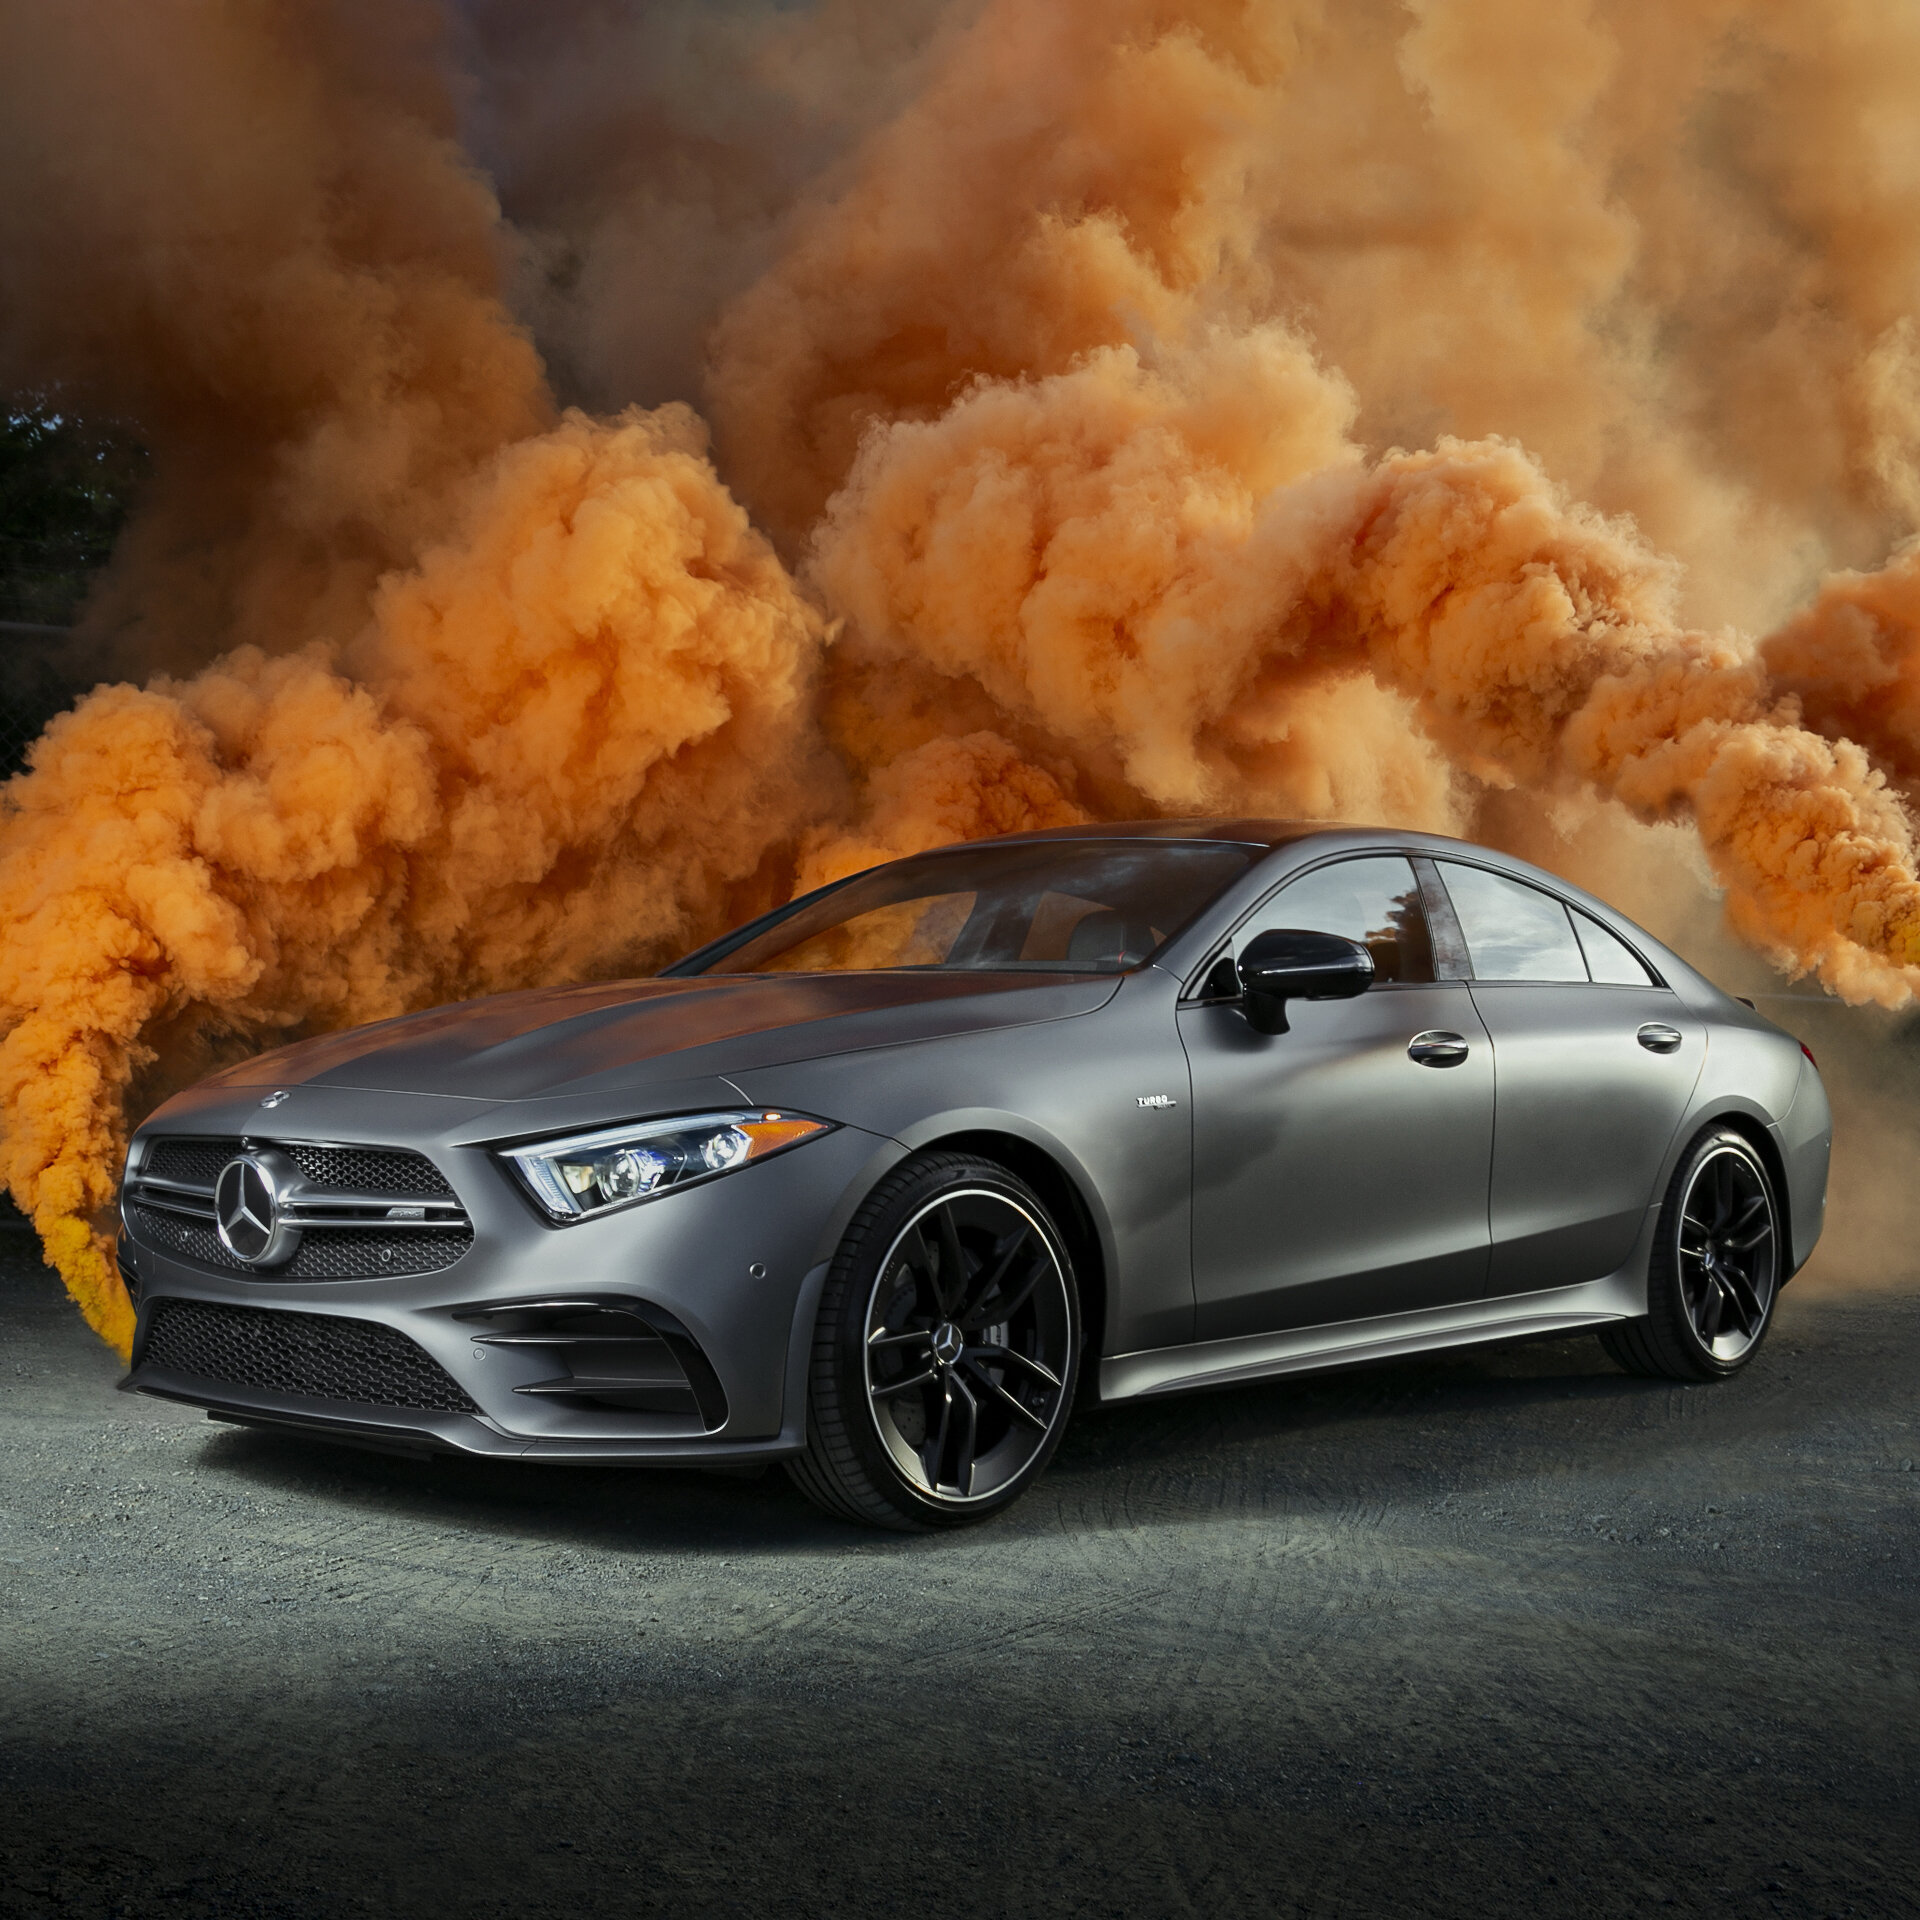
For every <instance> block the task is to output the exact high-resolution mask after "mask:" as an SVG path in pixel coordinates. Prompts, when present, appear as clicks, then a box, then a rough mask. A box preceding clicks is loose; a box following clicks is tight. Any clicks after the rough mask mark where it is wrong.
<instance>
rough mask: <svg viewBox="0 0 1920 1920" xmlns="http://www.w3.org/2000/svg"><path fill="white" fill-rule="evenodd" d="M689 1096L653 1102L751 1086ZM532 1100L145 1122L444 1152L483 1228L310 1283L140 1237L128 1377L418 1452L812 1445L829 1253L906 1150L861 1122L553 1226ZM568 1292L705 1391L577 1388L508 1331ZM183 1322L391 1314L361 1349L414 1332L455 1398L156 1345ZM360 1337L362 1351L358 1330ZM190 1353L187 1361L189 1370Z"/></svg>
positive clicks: (169, 1393)
mask: <svg viewBox="0 0 1920 1920" xmlns="http://www.w3.org/2000/svg"><path fill="white" fill-rule="evenodd" d="M675 1093H677V1095H678V1097H675ZM675 1093H669V1094H668V1095H666V1096H664V1098H665V1099H666V1101H667V1102H668V1104H666V1105H664V1106H663V1105H661V1104H660V1103H661V1100H662V1098H663V1096H662V1095H660V1094H658V1093H655V1094H652V1095H650V1096H649V1097H648V1098H647V1099H646V1101H645V1102H644V1104H636V1109H635V1111H636V1113H640V1112H645V1111H654V1110H659V1111H669V1112H671V1111H697V1110H699V1109H701V1108H702V1107H706V1108H708V1109H709V1110H710V1109H711V1108H712V1107H714V1106H718V1105H736V1104H738V1096H737V1094H734V1093H733V1092H732V1090H731V1089H724V1088H716V1087H714V1086H713V1085H712V1084H711V1083H708V1084H704V1085H698V1086H694V1085H689V1086H687V1087H685V1088H683V1089H678V1090H675ZM716 1096H719V1097H716ZM516 1108H517V1103H512V1104H509V1105H507V1106H505V1107H502V1106H491V1107H487V1108H482V1107H481V1104H480V1103H478V1102H474V1101H467V1100H456V1099H450V1098H449V1099H441V1098H437V1097H432V1096H421V1095H389V1094H382V1093H365V1092H358V1091H353V1090H348V1089H336V1088H314V1087H302V1088H298V1089H296V1090H295V1091H294V1095H293V1097H292V1099H291V1100H290V1101H289V1102H288V1103H287V1104H286V1105H285V1106H284V1107H283V1108H281V1109H280V1110H278V1111H276V1112H274V1113H273V1114H272V1116H271V1118H270V1119H268V1118H267V1117H265V1116H263V1115H262V1114H261V1113H260V1112H259V1111H258V1100H257V1092H256V1090H253V1089H240V1090H234V1091H231V1092H226V1093H225V1094H224V1096H222V1095H215V1096H211V1097H208V1096H201V1097H195V1096H193V1095H189V1096H186V1097H185V1098H184V1099H183V1100H181V1101H176V1102H173V1103H170V1104H169V1106H168V1107H167V1108H165V1109H163V1111H162V1113H161V1114H160V1115H157V1116H156V1117H155V1120H154V1121H153V1122H151V1123H149V1130H148V1131H150V1132H152V1133H173V1134H192V1135H203V1136H205V1135H224V1134H233V1135H236V1136H240V1135H244V1136H247V1137H261V1138H264V1137H268V1136H269V1135H270V1136H271V1137H274V1138H279V1139H286V1140H310V1141H312V1140H324V1141H328V1142H334V1143H347V1144H363V1145H367V1146H382V1147H401V1148H406V1149H410V1150H412V1151H414V1152H417V1153H421V1154H424V1155H425V1156H426V1157H427V1158H428V1159H430V1160H431V1161H433V1163H434V1164H435V1166H437V1167H438V1168H439V1169H440V1171H441V1173H442V1174H443V1175H444V1176H445V1178H446V1179H447V1181H448V1182H449V1184H450V1185H451V1186H452V1187H453V1190H454V1192H455V1193H456V1194H457V1195H458V1196H459V1198H460V1200H461V1201H462V1203H463V1204H464V1206H465V1209H466V1212H467V1215H468V1217H469V1219H470V1220H471V1222H472V1228H473V1242H472V1245H471V1247H470V1249H469V1250H468V1251H467V1252H466V1253H465V1254H464V1255H463V1256H462V1257H460V1258H459V1259H458V1260H456V1261H455V1262H454V1263H453V1264H452V1265H450V1266H448V1267H445V1268H442V1269H441V1270H439V1271H437V1272H433V1273H426V1274H414V1275H408V1276H405V1277H394V1276H386V1275H381V1276H374V1277H367V1278H355V1279H338V1280H302V1281H288V1280H276V1279H274V1278H273V1277H272V1276H271V1275H270V1274H256V1273H252V1272H247V1271H215V1270H213V1269H211V1268H210V1267H208V1266H206V1265H202V1264H199V1263H195V1262H191V1261H188V1260H184V1259H181V1258H179V1257H175V1256H172V1255H169V1254H168V1253H166V1252H164V1251H161V1250H158V1249H156V1248H155V1247H154V1246H152V1245H151V1244H141V1245H140V1246H139V1247H138V1248H137V1250H136V1251H135V1254H134V1258H135V1260H136V1262H137V1272H138V1280H139V1289H140V1292H139V1312H138V1320H137V1324H136V1331H135V1336H134V1348H133V1364H132V1368H131V1370H130V1371H129V1373H128V1374H127V1376H126V1378H125V1380H124V1381H123V1382H122V1383H121V1384H122V1387H123V1389H124V1390H126V1391H129V1392H134V1393H144V1394H152V1395H155V1396H156V1397H159V1398H163V1399H170V1400H176V1401H184V1402H187V1403H188V1404H190V1405H195V1406H201V1407H205V1408H206V1409H207V1410H208V1411H209V1412H210V1413H211V1414H213V1415H215V1416H216V1417H218V1418H221V1419H229V1420H238V1421H242V1422H245V1423H248V1424H258V1425H270V1426H275V1427H285V1428H296V1429H299V1430H301V1431H305V1432H309V1433H312V1434H314V1435H316V1436H318V1437H324V1438H330V1439H335V1440H343V1441H349V1442H354V1443H357V1444H361V1445H367V1446H374V1447H379V1448H385V1449H398V1450H401V1451H406V1452H452V1453H467V1454H477V1455H491V1456H497V1457H510V1458H517V1459H535V1460H572V1461H595V1460H598V1461H634V1462H649V1461H650V1462H655V1463H658V1464H662V1465H670V1464H674V1463H687V1464H692V1463H724V1462H730V1461H733V1462H738V1461H751V1460H756V1459H768V1458H776V1457H779V1456H780V1455H783V1454H789V1453H793V1452H797V1451H798V1450H799V1448H800V1447H801V1446H802V1445H803V1444H804V1441H805V1405H806V1370H807V1359H808V1353H809V1349H810V1345H811V1340H812V1329H813V1319H814V1313H815V1310H816V1308H817V1304H818V1300H819V1294H820V1290H821V1288H822V1286H823V1285H824V1283H825V1277H826V1266H827V1261H828V1260H829V1258H830V1257H831V1252H832V1248H833V1246H834V1244H835V1243H836V1242H837V1239H838V1236H839V1232H840V1230H841V1227H842V1225H843V1223H844V1220H845V1218H846V1217H847V1215H848V1214H849V1213H850V1212H851V1208H852V1205H853V1204H854V1203H855V1200H856V1198H857V1196H858V1194H859V1193H861V1192H864V1191H865V1189H866V1187H867V1186H868V1185H870V1184H871V1180H872V1179H873V1178H875V1177H877V1171H878V1169H879V1168H880V1167H883V1166H885V1165H886V1164H888V1163H890V1162H891V1160H893V1159H894V1158H897V1157H898V1155H899V1154H900V1152H901V1151H902V1149H900V1148H899V1147H898V1146H897V1145H895V1144H894V1143H893V1142H890V1141H887V1140H884V1139H882V1138H881V1137H879V1136H877V1135H874V1134H870V1133H866V1132H863V1131H862V1130H861V1129H859V1128H855V1127H841V1128H838V1129H836V1130H835V1131H834V1132H832V1133H830V1134H826V1135H823V1136H821V1137H820V1138H817V1139H815V1140H811V1141H808V1142H807V1143H806V1144H805V1145H803V1146H799V1147H796V1148H794V1149H793V1150H791V1151H789V1152H787V1153H783V1154H778V1155H775V1156H774V1157H772V1158H770V1159H768V1160H765V1161H762V1162H760V1163H759V1164H757V1165H754V1166H750V1167H746V1168H743V1169H741V1170H740V1171H739V1172H737V1173H733V1174H729V1175H727V1176H725V1177H724V1178H722V1179H719V1180H715V1181H712V1182H709V1183H707V1184H705V1185H701V1186H696V1187H692V1188H689V1189H687V1190H686V1191H684V1192H680V1193H669V1194H665V1195H663V1196H661V1197H660V1198H659V1199H657V1200H653V1201H648V1202H645V1203H643V1204H641V1205H639V1206H635V1207H631V1208H628V1209H626V1210H625V1211H623V1212H618V1213H612V1214H609V1215H607V1216H606V1217H605V1218H603V1219H599V1220H587V1221H582V1222H579V1223H577V1224H575V1225H571V1226H566V1227H553V1226H550V1225H548V1224H546V1223H545V1222H544V1221H543V1220H542V1219H540V1218H539V1217H538V1216H537V1214H536V1213H535V1211H534V1209H533V1207H532V1206H531V1204H530V1203H529V1202H528V1201H527V1200H526V1199H525V1198H524V1197H523V1196H522V1194H521V1192H520V1190H519V1188H518V1186H517V1185H516V1184H515V1183H514V1181H513V1179H512V1176H511V1175H510V1174H508V1173H507V1172H506V1170H505V1169H503V1168H502V1167H501V1166H500V1165H499V1164H498V1163H497V1162H496V1161H495V1160H494V1159H493V1157H492V1155H491V1154H490V1153H489V1152H488V1151H487V1150H486V1148H485V1146H484V1145H483V1144H482V1143H483V1142H484V1141H486V1140H489V1139H495V1138H500V1137H506V1136H511V1135H514V1134H516V1133H519V1132H525V1131H531V1130H533V1128H534V1127H540V1128H542V1129H543V1130H544V1126H545V1123H546V1117H545V1116H544V1115H542V1116H541V1117H540V1118H539V1119H537V1120H534V1121H532V1122H531V1124H528V1125H523V1124H522V1122H523V1120H525V1119H526V1116H525V1114H524V1113H523V1112H521V1111H518V1110H516ZM606 1117H607V1118H609V1119H615V1120H617V1119H620V1118H623V1117H625V1116H624V1115H623V1114H620V1113H617V1112H616V1113H611V1114H608V1115H607V1116H606ZM555 1301H583V1302H592V1303H595V1304H596V1311H606V1312H611V1313H615V1314H624V1315H626V1316H627V1320H628V1323H629V1324H631V1325H633V1326H634V1327H635V1328H636V1329H637V1331H638V1332H640V1333H641V1334H643V1335H648V1336H653V1335H654V1334H656V1333H658V1332H659V1331H660V1330H664V1338H665V1339H666V1340H667V1342H668V1343H669V1344H670V1345H671V1347H672V1350H673V1351H674V1352H675V1353H676V1354H677V1355H678V1356H679V1357H680V1359H681V1360H683V1361H684V1362H685V1371H686V1372H687V1373H689V1374H690V1375H691V1376H692V1378H693V1379H694V1380H695V1382H696V1383H697V1384H698V1386H699V1388H700V1391H699V1392H697V1393H693V1392H688V1393H686V1394H683V1395H681V1396H679V1399H680V1401H682V1402H683V1403H684V1404H680V1405H673V1404H667V1403H670V1402H671V1401H672V1400H673V1396H671V1395H668V1396H665V1402H663V1404H662V1405H659V1406H653V1407H635V1406H632V1405H620V1404H601V1403H599V1402H596V1401H595V1400H593V1399H591V1398H588V1397H586V1395H585V1393H584V1392H583V1393H582V1394H572V1393H568V1392H565V1391H556V1390H555V1380H554V1376H555V1373H556V1366H557V1364H558V1365H559V1367H560V1371H561V1372H562V1373H563V1374H564V1371H565V1367H564V1363H557V1362H556V1358H555V1348H554V1345H553V1344H552V1342H549V1343H548V1344H547V1345H544V1346H543V1345H541V1344H538V1343H537V1342H536V1343H533V1344H515V1343H514V1342H513V1340H512V1339H510V1338H509V1339H505V1340H503V1339H502V1338H501V1337H500V1330H501V1329H502V1328H503V1327H504V1328H508V1329H513V1328H527V1327H534V1328H538V1327H540V1326H543V1325H546V1324H548V1322H546V1321H544V1320H542V1319H540V1318H539V1317H538V1315H530V1314H528V1313H526V1312H524V1311H522V1310H521V1309H522V1307H523V1306H524V1304H525V1303H552V1302H555ZM170 1303H172V1304H170ZM181 1309H184V1310H185V1311H184V1314H183V1313H182V1312H181V1311H180V1310H181ZM221 1310H225V1311H224V1312H223V1311H221ZM169 1313H171V1314H174V1315H175V1326H176V1328H177V1325H178V1324H179V1322H180V1320H181V1319H182V1318H187V1319H192V1320H194V1321H195V1322H197V1323H198V1324H200V1325H201V1326H203V1327H204V1326H205V1325H207V1324H222V1323H224V1324H228V1325H233V1326H247V1325H251V1326H253V1327H255V1328H258V1327H260V1326H263V1325H266V1326H267V1330H268V1331H269V1332H273V1333H279V1332H285V1331H289V1330H291V1329H293V1328H294V1327H295V1324H296V1322H297V1323H298V1325H299V1327H300V1328H301V1329H303V1330H304V1332H305V1334H306V1335H307V1336H308V1337H311V1335H312V1334H313V1333H315V1332H316V1331H318V1332H321V1333H324V1332H325V1331H326V1327H327V1326H333V1327H335V1328H338V1323H340V1322H343V1321H344V1322H349V1323H357V1325H358V1326H359V1327H360V1328H362V1329H365V1328H375V1329H379V1328H384V1329H388V1330H390V1333H389V1334H374V1333H366V1334H364V1335H362V1336H361V1341H362V1344H365V1343H366V1342H367V1341H375V1342H378V1343H380V1344H382V1345H384V1346H387V1347H389V1348H390V1347H392V1344H393V1342H392V1338H391V1336H392V1335H398V1336H400V1337H401V1338H402V1339H403V1340H404V1341H406V1342H410V1343H411V1345H412V1347H413V1348H415V1349H418V1351H419V1354H420V1355H423V1356H424V1357H425V1362H426V1363H427V1368H426V1370H427V1371H432V1370H437V1371H438V1373H439V1374H440V1375H443V1376H444V1378H445V1380H446V1381H447V1382H448V1383H449V1384H450V1386H451V1387H453V1388H456V1389H457V1391H456V1392H446V1393H440V1394H428V1395H426V1396H423V1397H424V1398H426V1399H428V1400H433V1401H436V1402H437V1404H432V1405H414V1406H403V1405H395V1404H390V1402H391V1401H392V1400H393V1398H394V1393H393V1391H391V1390H388V1391H384V1392H373V1391H369V1392H368V1394H367V1397H366V1398H365V1399H358V1398H349V1397H345V1395H346V1394H347V1393H348V1392H350V1391H352V1390H353V1387H352V1378H351V1374H350V1372H349V1373H348V1374H345V1375H343V1373H342V1370H341V1368H340V1367H339V1366H338V1365H333V1366H330V1367H328V1368H327V1369H326V1370H325V1373H324V1378H322V1377H320V1376H315V1377H312V1378H301V1377H299V1376H298V1370H297V1369H295V1370H294V1373H293V1377H294V1384H295V1385H296V1386H297V1388H298V1389H299V1390H296V1391H288V1390H287V1388H286V1382H285V1380H284V1379H278V1378H270V1377H269V1376H272V1375H274V1374H275V1371H276V1370H275V1369H272V1368H262V1367H259V1366H253V1367H251V1368H249V1367H246V1366H239V1367H230V1366H227V1365H225V1364H223V1362H222V1361H221V1360H220V1359H219V1358H218V1357H217V1355H216V1357H214V1358H212V1359H202V1358H201V1357H200V1356H201V1355H202V1354H205V1353H209V1352H212V1351H214V1349H213V1347H211V1346H209V1345H208V1343H206V1342H201V1343H199V1344H198V1345H194V1344H192V1343H183V1342H182V1341H180V1340H179V1339H177V1338H172V1337H167V1338H163V1339H160V1340H155V1338H154V1337H153V1336H154V1334H155V1330H156V1317H157V1316H163V1315H166V1314H169ZM283 1314H284V1315H288V1316H292V1318H289V1319H287V1320H275V1321H273V1322H272V1323H271V1324H270V1325H269V1324H268V1323H267V1322H266V1321H265V1319H264V1316H269V1315H274V1316H278V1315H283ZM320 1323H325V1325H321V1324H320ZM556 1324H558V1323H556ZM340 1331H341V1332H342V1333H343V1334H344V1335H345V1336H346V1344H347V1345H348V1346H351V1345H352V1344H353V1341H354V1338H355V1335H354V1330H353V1328H351V1327H350V1328H347V1329H340ZM183 1355H184V1356H185V1357H186V1358H187V1359H188V1360H189V1361H191V1362H192V1365H191V1366H190V1367H186V1368H183V1366H182V1365H181V1364H180V1362H181V1359H182V1357H183ZM703 1366H704V1367H705V1368H707V1369H708V1370H709V1373H708V1374H706V1375H702V1374H701V1372H700V1369H701V1367H703ZM286 1371H287V1370H286V1369H280V1370H279V1372H280V1373H282V1374H284V1373H286ZM223 1375H224V1376H225V1377H221V1376H223ZM317 1386H319V1387H324V1388H325V1389H326V1390H315V1389H316V1387H317ZM614 1397H615V1398H616V1399H617V1398H618V1396H614ZM641 1397H642V1398H644V1396H641ZM462 1408H466V1409H470V1410H460V1409H462Z"/></svg>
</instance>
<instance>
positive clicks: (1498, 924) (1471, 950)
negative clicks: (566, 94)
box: [1438, 860, 1587, 984]
mask: <svg viewBox="0 0 1920 1920" xmlns="http://www.w3.org/2000/svg"><path fill="white" fill-rule="evenodd" d="M1438 864H1439V867H1440V871H1441V873H1442V874H1444V875H1445V876H1446V882H1447V895H1448V897H1449V898H1450V899H1451V900H1452V901H1453V910H1454V913H1455V914H1456V915H1457V916H1458V917H1459V921H1460V931H1461V932H1462V933H1463V934H1465V935H1466V939H1467V953H1468V955H1469V957H1470V958H1471V960H1472V962H1473V977H1474V979H1476V980H1578V981H1580V982H1582V983H1583V984H1584V983H1585V981H1586V978H1587V963H1586V959H1585V957H1584V956H1583V955H1582V953H1581V951H1580V943H1579V941H1578V940H1576V939H1575V938H1574V937H1573V922H1572V920H1571V919H1569V918H1568V916H1567V909H1566V908H1565V907H1564V906H1562V905H1561V903H1560V902H1559V901H1558V900H1556V899H1555V898H1554V897H1553V895H1552V894H1550V893H1542V892H1541V891H1540V889H1539V888H1538V887H1530V886H1528V885H1526V884H1525V882H1524V881H1520V880H1509V879H1507V878H1506V877H1505V876H1504V875H1503V874H1498V873H1489V872H1488V871H1487V870H1486V868H1484V867H1463V866H1458V865H1456V864H1455V863H1454V862H1453V861H1451V860H1442V861H1440V862H1439V863H1438Z"/></svg>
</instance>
